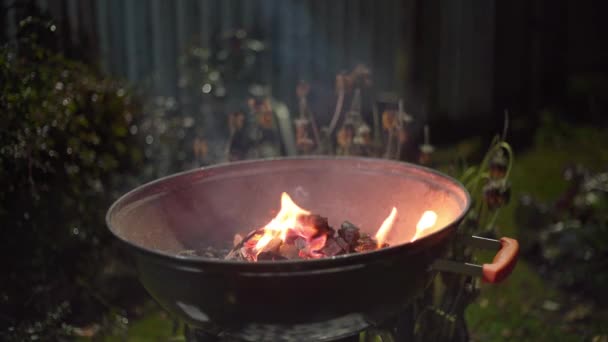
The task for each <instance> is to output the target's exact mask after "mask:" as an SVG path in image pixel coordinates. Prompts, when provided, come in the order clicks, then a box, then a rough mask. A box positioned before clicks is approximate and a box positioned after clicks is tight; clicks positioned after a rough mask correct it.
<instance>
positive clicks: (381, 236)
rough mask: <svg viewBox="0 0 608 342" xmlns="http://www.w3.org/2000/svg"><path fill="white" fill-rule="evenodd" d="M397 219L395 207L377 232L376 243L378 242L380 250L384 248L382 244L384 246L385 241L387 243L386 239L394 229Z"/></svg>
mask: <svg viewBox="0 0 608 342" xmlns="http://www.w3.org/2000/svg"><path fill="white" fill-rule="evenodd" d="M395 218H397V208H395V207H393V210H391V213H390V214H389V215H388V217H387V218H385V219H384V222H382V225H381V226H380V228H378V231H377V232H376V241H377V242H378V248H380V247H382V244H384V241H386V237H387V235H388V233H389V232H390V231H391V228H393V224H394V223H395Z"/></svg>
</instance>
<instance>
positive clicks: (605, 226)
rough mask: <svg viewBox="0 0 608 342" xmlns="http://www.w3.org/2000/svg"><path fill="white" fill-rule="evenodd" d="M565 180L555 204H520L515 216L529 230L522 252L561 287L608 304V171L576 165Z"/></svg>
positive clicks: (528, 201) (524, 201) (526, 200)
mask: <svg viewBox="0 0 608 342" xmlns="http://www.w3.org/2000/svg"><path fill="white" fill-rule="evenodd" d="M564 178H565V180H566V181H567V182H568V187H567V189H566V190H565V191H564V192H563V193H562V195H561V196H560V197H559V198H557V199H556V200H555V201H553V202H550V203H543V202H540V201H537V200H534V199H532V198H531V197H529V196H524V197H523V198H522V199H521V200H520V204H519V206H518V208H517V213H516V215H515V217H516V219H517V220H518V225H519V226H521V227H526V229H525V230H523V232H524V233H523V234H525V236H524V237H523V238H522V239H521V241H523V242H524V243H525V244H524V245H523V246H522V249H523V252H524V253H525V254H526V256H527V257H528V258H530V259H531V260H532V261H533V262H534V264H535V265H536V266H537V267H538V269H539V271H540V272H541V274H543V275H544V276H545V277H547V278H548V279H550V280H551V281H552V282H553V283H555V284H557V285H558V286H560V287H562V288H565V289H568V290H572V291H573V292H576V293H577V294H581V295H584V296H586V297H589V298H592V299H594V300H596V301H606V300H607V299H608V297H607V296H606V294H605V289H606V287H607V286H608V275H607V274H606V273H605V269H606V266H608V263H607V261H606V260H608V173H596V174H593V173H591V172H590V171H589V170H587V169H585V168H584V167H582V166H580V165H576V166H571V167H567V168H566V170H565V172H564ZM535 228H536V229H535Z"/></svg>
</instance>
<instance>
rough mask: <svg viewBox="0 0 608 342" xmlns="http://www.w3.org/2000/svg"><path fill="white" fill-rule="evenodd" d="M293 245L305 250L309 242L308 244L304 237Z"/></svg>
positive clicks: (299, 238)
mask: <svg viewBox="0 0 608 342" xmlns="http://www.w3.org/2000/svg"><path fill="white" fill-rule="evenodd" d="M293 244H294V245H295V246H296V247H297V248H298V249H304V248H306V247H307V246H308V242H306V239H305V238H303V237H298V238H297V239H295V241H294V242H293Z"/></svg>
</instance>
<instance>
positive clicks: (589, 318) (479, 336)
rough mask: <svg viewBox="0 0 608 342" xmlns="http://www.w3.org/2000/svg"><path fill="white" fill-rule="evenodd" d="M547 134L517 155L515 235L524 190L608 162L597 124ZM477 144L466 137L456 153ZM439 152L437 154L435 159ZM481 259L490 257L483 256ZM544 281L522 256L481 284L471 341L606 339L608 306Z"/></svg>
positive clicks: (560, 185)
mask: <svg viewBox="0 0 608 342" xmlns="http://www.w3.org/2000/svg"><path fill="white" fill-rule="evenodd" d="M551 135H552V133H551V132H547V134H543V133H542V132H541V134H539V136H538V137H537V142H536V144H535V147H534V148H532V149H530V150H529V151H527V152H522V153H519V154H517V151H516V160H515V165H514V169H513V173H512V177H511V180H512V183H513V196H512V199H513V200H512V201H511V204H510V205H509V206H508V207H506V208H504V209H502V210H503V211H502V212H501V215H500V219H499V222H498V224H499V227H500V231H501V234H502V235H504V236H512V237H515V238H517V237H518V236H519V232H521V231H522V230H524V229H527V227H518V226H516V225H515V220H514V217H513V215H514V209H515V206H516V203H517V199H518V198H519V197H520V196H521V195H522V194H524V193H528V194H531V195H533V196H535V197H537V198H540V199H544V200H551V199H554V198H555V197H556V196H557V195H559V193H560V192H561V191H562V190H563V189H564V186H565V183H564V181H563V180H562V176H561V171H562V169H563V167H564V165H565V164H567V163H573V162H580V163H583V164H584V165H586V166H588V167H590V168H596V169H597V168H601V167H604V168H605V167H606V166H607V165H608V150H607V149H602V148H598V147H600V146H608V135H606V134H604V132H603V131H601V130H599V129H595V128H589V127H587V128H576V129H572V130H569V131H568V133H567V136H565V137H564V136H562V137H559V138H556V139H553V137H552V136H551ZM472 144H474V142H464V143H462V144H461V145H459V146H458V147H456V148H455V149H456V151H443V152H448V153H445V155H449V154H451V153H452V152H458V151H462V150H466V149H467V148H468V146H469V145H472ZM441 155H444V154H443V153H440V154H439V156H441ZM479 257H480V260H482V261H483V260H488V259H489V258H490V255H488V254H480V256H479ZM575 295H576V294H572V293H565V292H563V291H560V290H558V289H556V288H554V287H553V286H552V284H551V283H548V282H546V281H545V280H544V279H542V278H541V277H540V276H539V275H538V274H537V273H536V272H535V270H534V268H533V266H532V265H530V264H529V263H528V262H527V261H526V259H525V258H521V259H520V261H519V263H518V266H517V267H516V269H515V270H514V272H513V274H512V275H511V277H510V278H509V279H508V280H507V281H506V282H504V283H503V284H499V285H484V286H483V288H482V294H481V296H480V298H479V299H478V300H477V301H476V302H475V303H474V304H473V305H471V306H470V307H469V308H468V310H467V321H468V323H469V329H470V331H471V335H472V340H473V341H593V342H603V341H608V326H606V324H605V323H606V322H608V310H607V309H606V308H599V307H597V306H595V307H592V306H590V304H592V300H590V299H585V300H583V299H580V298H576V296H575ZM172 327H173V325H172V321H171V320H170V319H169V318H168V317H167V315H166V314H165V313H163V312H162V311H160V310H158V309H154V308H151V309H150V311H149V313H148V314H147V315H145V317H144V318H143V319H140V320H137V321H134V322H131V323H130V324H129V328H128V330H127V331H125V332H123V333H121V334H117V335H116V336H114V337H111V338H108V341H114V340H116V341H118V340H122V339H123V338H125V337H126V339H127V340H128V341H132V342H136V341H142V342H143V341H181V340H183V337H182V336H181V334H180V333H178V334H176V335H173V334H172V333H171V330H172Z"/></svg>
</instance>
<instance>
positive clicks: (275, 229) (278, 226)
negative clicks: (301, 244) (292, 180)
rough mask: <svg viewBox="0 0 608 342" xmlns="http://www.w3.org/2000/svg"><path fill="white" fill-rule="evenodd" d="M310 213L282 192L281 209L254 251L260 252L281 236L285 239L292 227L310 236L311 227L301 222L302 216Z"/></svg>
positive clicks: (266, 228) (265, 228) (265, 227)
mask: <svg viewBox="0 0 608 342" xmlns="http://www.w3.org/2000/svg"><path fill="white" fill-rule="evenodd" d="M304 215H310V212H309V211H307V210H304V209H302V208H300V207H298V205H297V204H295V203H294V202H293V200H292V199H291V197H289V195H288V194H287V193H285V192H284V193H282V194H281V210H280V211H279V213H278V214H277V216H275V218H273V219H272V220H271V221H270V222H269V223H268V224H267V225H265V226H264V229H263V230H264V234H263V235H262V237H261V238H260V239H259V240H258V242H257V243H256V245H255V247H254V251H255V252H256V253H257V254H259V253H260V252H261V251H262V250H263V249H264V247H265V246H266V245H268V243H269V242H270V241H272V240H273V239H275V238H280V239H281V240H283V241H285V239H286V237H287V232H288V231H289V230H290V229H292V230H295V231H296V232H298V233H299V234H302V235H306V236H310V235H313V234H314V232H312V234H311V232H310V227H304V226H302V224H301V223H300V222H299V220H298V218H299V217H300V216H304Z"/></svg>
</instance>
